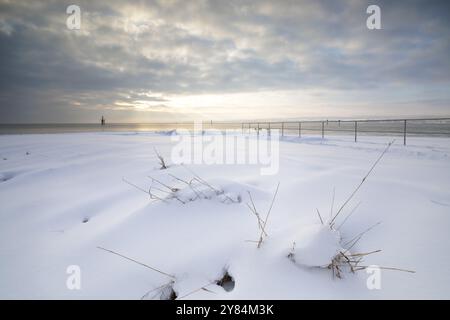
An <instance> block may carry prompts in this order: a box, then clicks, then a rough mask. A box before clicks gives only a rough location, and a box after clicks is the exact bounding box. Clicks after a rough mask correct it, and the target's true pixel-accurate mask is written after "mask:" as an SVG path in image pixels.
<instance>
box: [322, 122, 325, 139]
mask: <svg viewBox="0 0 450 320" xmlns="http://www.w3.org/2000/svg"><path fill="white" fill-rule="evenodd" d="M324 137H325V123H324V122H323V121H322V139H323V138H324Z"/></svg>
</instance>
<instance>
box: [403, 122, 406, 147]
mask: <svg viewBox="0 0 450 320" xmlns="http://www.w3.org/2000/svg"><path fill="white" fill-rule="evenodd" d="M403 145H404V146H406V120H404V123H403Z"/></svg>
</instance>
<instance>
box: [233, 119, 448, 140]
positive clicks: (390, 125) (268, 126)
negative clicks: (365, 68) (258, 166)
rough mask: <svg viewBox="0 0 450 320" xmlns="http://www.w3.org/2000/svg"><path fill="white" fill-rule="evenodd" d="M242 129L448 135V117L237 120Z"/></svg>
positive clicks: (314, 132)
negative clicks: (239, 121)
mask: <svg viewBox="0 0 450 320" xmlns="http://www.w3.org/2000/svg"><path fill="white" fill-rule="evenodd" d="M241 129H242V131H243V132H245V131H246V130H248V131H250V130H256V131H257V132H258V133H259V132H260V131H261V130H267V131H268V133H269V134H270V131H271V130H273V129H278V130H280V131H281V136H285V135H297V136H298V137H301V136H302V135H303V134H320V135H321V136H322V138H325V136H326V135H327V134H331V133H332V134H338V135H339V134H346V135H352V136H354V140H355V142H357V141H358V138H359V136H360V135H395V136H401V137H402V138H403V144H404V145H406V139H407V137H409V136H444V137H450V118H428V119H426V118H424V119H415V118H414V119H381V120H309V121H277V122H273V121H269V122H267V121H259V122H244V123H241Z"/></svg>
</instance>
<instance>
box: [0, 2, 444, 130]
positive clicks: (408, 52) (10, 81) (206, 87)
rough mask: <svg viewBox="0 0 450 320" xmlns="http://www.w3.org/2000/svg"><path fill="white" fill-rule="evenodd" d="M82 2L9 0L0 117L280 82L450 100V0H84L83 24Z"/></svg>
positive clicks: (152, 105) (72, 113)
mask: <svg viewBox="0 0 450 320" xmlns="http://www.w3.org/2000/svg"><path fill="white" fill-rule="evenodd" d="M72 2H73V1H71V2H64V1H62V2H61V1H33V2H28V1H4V0H0V73H1V75H2V77H1V78H0V102H1V105H0V117H1V120H0V122H31V121H39V122H45V121H62V122H70V121H95V120H94V119H96V117H97V116H98V115H99V114H103V113H106V114H109V115H110V117H112V118H117V119H118V120H122V121H123V120H129V119H135V118H136V117H138V116H137V114H140V113H142V112H150V113H151V112H154V115H155V117H150V119H163V118H164V115H165V114H166V115H168V117H173V116H174V114H176V112H178V111H179V110H183V109H182V107H183V105H176V101H173V99H172V97H174V96H186V95H200V94H227V93H230V94H233V93H239V92H255V94H257V93H258V92H261V91H277V90H284V91H286V90H292V91H297V92H298V91H300V92H302V91H304V92H309V91H313V92H314V94H317V92H320V91H323V92H324V96H326V94H325V93H326V92H328V91H333V92H335V91H337V92H341V94H339V96H340V97H341V99H343V100H341V101H339V103H345V101H346V100H345V99H348V101H352V102H354V97H351V96H352V95H354V96H358V97H360V99H361V100H363V98H365V99H368V98H371V99H374V101H373V106H372V108H373V107H374V106H375V105H376V103H377V102H378V101H381V100H383V101H384V100H385V99H383V98H382V95H383V94H386V95H387V96H389V95H394V94H395V92H397V91H401V92H403V95H404V96H402V97H400V98H398V97H396V99H397V100H396V101H398V100H402V101H410V100H411V99H414V98H413V97H416V96H417V94H416V93H417V92H414V90H417V88H418V87H420V88H424V90H423V92H428V93H429V96H422V97H421V98H422V100H420V101H421V102H422V103H423V105H424V110H425V109H426V110H427V112H429V113H433V112H434V109H433V108H434V104H432V103H428V104H427V103H426V102H424V101H435V100H436V99H437V100H439V101H440V104H439V106H440V107H439V108H438V109H439V110H437V109H436V110H437V111H438V112H439V113H442V112H446V110H444V111H443V110H442V107H441V106H442V104H445V101H447V102H450V94H443V93H442V90H441V88H445V87H448V85H449V84H450V62H449V59H448V56H449V53H450V28H449V27H450V25H449V24H450V19H449V18H450V16H449V12H450V4H449V2H448V1H415V0H414V1H375V2H373V1H370V2H368V1H331V0H330V1H314V0H309V1H135V2H129V1H127V2H125V1H95V2H93V1H78V3H77V4H78V5H79V6H80V7H81V10H82V28H81V30H79V31H71V30H68V29H67V28H66V26H65V22H66V18H67V15H66V13H65V10H66V7H67V6H68V5H69V4H72ZM369 4H378V5H380V7H381V10H382V30H376V31H372V30H368V29H367V28H366V25H365V21H366V18H367V14H366V12H365V10H366V8H367V6H368V5H369ZM399 88H400V90H399ZM433 88H436V89H435V90H434V89H433ZM436 90H437V91H439V95H438V96H435V95H436ZM355 92H359V93H358V94H355ZM361 92H365V93H367V92H371V93H367V95H366V96H364V95H362V94H361ZM344 97H347V98H344ZM377 99H378V100H377ZM442 101H444V102H442ZM366 102H367V101H364V103H361V105H367V103H366ZM391 102H394V101H391ZM417 102H419V101H417ZM242 103H243V104H245V102H242ZM330 104H332V101H331V102H330ZM226 105H227V104H226V101H225V102H224V103H222V104H221V106H222V108H226ZM133 106H135V107H133ZM248 106H249V107H250V106H251V105H248ZM295 107H296V106H295V103H292V106H291V108H295ZM366 107H367V106H366ZM180 108H181V109H180ZM367 108H369V107H367ZM176 110H178V111H176ZM186 112H187V111H186ZM337 112H339V111H337ZM402 112H404V111H402ZM369 113H370V111H369V110H368V111H367V114H369ZM424 113H425V111H424ZM181 114H182V112H180V115H181ZM156 115H157V117H156ZM221 115H222V116H223V110H221ZM183 116H185V115H184V114H183ZM278 117H279V115H278Z"/></svg>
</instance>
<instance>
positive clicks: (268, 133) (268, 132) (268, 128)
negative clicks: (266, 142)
mask: <svg viewBox="0 0 450 320" xmlns="http://www.w3.org/2000/svg"><path fill="white" fill-rule="evenodd" d="M267 135H268V136H270V122H269V125H268V127H267Z"/></svg>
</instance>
